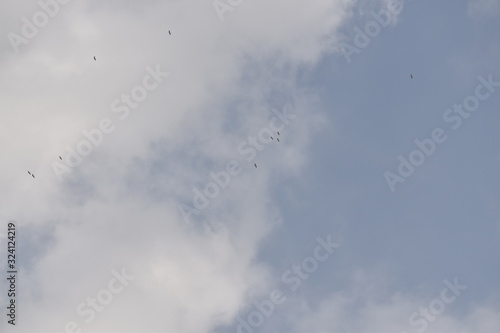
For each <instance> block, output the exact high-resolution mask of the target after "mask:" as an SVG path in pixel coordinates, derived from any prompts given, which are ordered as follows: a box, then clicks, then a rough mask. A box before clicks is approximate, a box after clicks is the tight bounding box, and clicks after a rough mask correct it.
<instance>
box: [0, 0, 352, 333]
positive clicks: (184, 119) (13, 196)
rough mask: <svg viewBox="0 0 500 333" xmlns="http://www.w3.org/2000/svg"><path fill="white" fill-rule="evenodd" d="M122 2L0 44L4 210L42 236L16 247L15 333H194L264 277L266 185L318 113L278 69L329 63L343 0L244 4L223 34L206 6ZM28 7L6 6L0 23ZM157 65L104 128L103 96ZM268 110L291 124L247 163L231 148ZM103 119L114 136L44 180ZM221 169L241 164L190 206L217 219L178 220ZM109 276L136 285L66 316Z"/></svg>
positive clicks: (86, 7)
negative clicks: (155, 81)
mask: <svg viewBox="0 0 500 333" xmlns="http://www.w3.org/2000/svg"><path fill="white" fill-rule="evenodd" d="M129 4H130V7H127V6H126V5H124V4H123V3H121V2H116V1H115V2H100V1H94V2H90V3H88V2H77V1H73V2H71V3H70V4H68V5H66V6H65V7H64V8H61V12H60V13H59V14H58V16H57V17H55V18H53V19H51V21H50V22H49V24H48V25H47V26H46V27H44V28H43V29H41V30H40V32H39V34H38V35H37V36H36V37H34V38H33V39H32V40H30V42H29V43H28V44H27V45H22V46H21V47H20V52H19V54H17V55H16V54H15V53H14V52H13V51H12V50H11V49H10V48H6V47H5V44H3V46H2V52H3V54H2V58H1V59H3V60H2V62H0V69H1V70H2V73H3V74H2V78H1V79H0V87H1V90H0V98H1V99H2V101H4V102H3V110H5V112H4V111H2V115H1V119H0V121H1V123H2V124H5V126H3V127H2V131H1V133H0V136H1V137H0V139H1V140H2V142H4V143H6V144H3V145H2V146H1V154H2V156H9V158H8V159H6V160H5V163H2V166H1V173H0V181H1V183H2V186H3V191H2V192H1V193H0V200H1V201H2V203H3V204H4V205H3V207H4V209H5V212H4V214H5V215H6V216H10V217H13V218H14V219H15V220H17V221H18V223H19V226H20V234H22V233H23V230H25V231H28V230H31V228H32V227H33V226H34V225H38V226H41V227H43V226H46V227H47V228H49V227H50V228H54V229H55V231H54V233H53V234H51V237H53V239H52V241H51V242H50V243H49V245H48V246H47V244H45V246H42V245H38V244H31V245H29V244H23V243H22V242H21V243H19V247H20V248H23V249H24V251H25V256H33V257H34V256H35V254H36V258H37V260H36V262H35V263H33V264H32V265H31V264H30V265H28V264H26V262H24V263H23V261H21V262H20V265H24V267H23V266H22V269H21V272H23V271H30V274H29V275H28V274H26V273H21V275H20V279H21V280H20V281H22V282H20V288H22V292H21V294H20V295H21V296H20V298H19V304H20V306H21V307H22V316H21V315H20V316H19V325H18V327H19V329H20V330H21V331H26V332H46V331H63V330H64V326H65V325H66V323H67V322H70V321H75V322H77V323H78V324H79V327H80V328H85V330H86V331H92V332H96V333H98V332H110V331H119V332H139V331H140V332H158V331H163V332H174V331H175V332H208V331H209V330H210V329H211V328H213V327H215V326H217V325H219V324H221V323H226V324H227V323H229V322H230V321H231V320H232V319H233V316H234V315H235V314H236V313H237V312H238V311H239V310H240V309H241V308H242V307H243V306H244V304H245V301H246V295H247V293H249V292H256V293H258V292H259V291H261V290H264V289H265V287H266V286H267V284H268V283H269V281H270V280H271V279H270V278H269V277H268V273H267V270H266V267H264V266H262V265H261V264H259V263H257V262H256V261H255V254H256V252H257V250H258V245H259V242H260V241H261V240H262V239H263V238H264V237H266V236H267V235H268V234H269V233H270V232H271V231H272V229H273V227H274V226H275V224H276V223H280V216H279V213H278V212H276V211H275V210H274V209H272V206H271V205H270V202H271V198H270V189H271V186H272V184H273V183H272V182H271V180H272V179H273V177H274V175H276V174H278V175H281V176H282V177H283V176H286V175H293V174H296V173H297V172H298V171H299V170H300V168H301V167H302V166H303V165H304V164H305V163H307V159H306V158H305V157H304V155H305V154H306V152H307V147H308V143H309V141H310V137H311V136H312V135H313V134H314V131H316V130H318V128H320V125H319V123H321V120H322V119H323V115H322V113H321V109H320V104H319V103H318V102H317V99H316V97H315V94H314V92H310V91H303V90H302V89H301V88H300V87H298V86H297V84H296V83H295V76H294V73H296V71H297V70H298V69H299V68H301V66H303V65H307V66H310V65H314V64H315V63H316V62H317V61H318V60H319V59H320V58H321V56H322V55H323V54H324V53H325V52H328V51H329V46H328V44H325V43H324V41H327V40H335V39H336V37H335V36H336V32H335V31H336V29H337V28H338V27H339V26H340V24H342V22H343V18H344V17H346V10H347V9H348V8H349V5H350V2H348V1H340V0H339V1H323V0H315V1H308V2H302V1H293V2H290V1H284V0H283V1H274V2H272V3H268V2H266V1H247V2H245V3H244V4H243V5H241V6H240V7H238V8H237V10H235V11H234V13H232V14H231V16H230V17H229V18H228V20H226V21H225V22H224V23H221V22H220V21H219V20H218V17H217V15H216V13H215V12H214V10H213V8H212V6H211V4H210V2H205V3H203V2H200V1H184V2H176V1H170V2H160V1H151V2H148V3H147V4H143V3H142V2H139V1H136V2H129ZM34 10H37V7H32V8H30V9H29V10H28V9H26V8H24V7H23V9H22V10H20V9H19V8H15V7H12V8H10V7H8V8H7V9H6V10H5V11H2V18H3V17H12V15H16V17H18V16H19V15H21V16H22V15H26V16H29V15H31V14H32V13H33V11H34ZM23 13H25V14H23ZM19 17H20V16H19ZM7 22H10V23H12V24H11V25H9V26H8V28H7V29H6V30H5V31H19V29H20V24H19V22H20V21H19V20H18V21H16V20H9V21H7ZM5 24H7V23H5ZM168 30H171V31H172V36H169V35H168V33H167V31H168ZM4 43H5V41H4ZM93 56H96V58H97V61H94V60H93ZM156 64H160V66H161V68H162V69H164V70H165V71H168V72H170V73H171V75H170V76H169V77H168V78H167V79H166V80H165V82H163V83H162V84H161V85H160V87H159V88H158V89H156V90H154V91H152V92H150V94H149V95H148V98H147V99H146V100H145V101H143V102H142V103H141V104H140V106H139V107H138V108H137V109H134V110H132V112H131V114H130V117H129V118H127V119H126V120H123V121H120V120H119V118H118V117H117V115H116V114H114V113H113V112H112V111H111V108H110V105H111V102H112V101H113V100H114V99H115V98H118V97H120V96H121V94H123V93H129V92H130V89H131V88H132V87H134V86H136V85H138V84H140V83H141V80H142V77H143V76H144V72H145V67H146V66H152V67H154V66H155V65H156ZM276 96H279V98H278V99H277V100H274V99H275V98H276ZM228 101H230V103H228ZM232 105H235V108H232V107H231V106H232ZM284 105H288V106H289V107H290V108H291V110H292V111H293V112H295V113H296V114H297V115H298V117H297V120H296V121H294V123H293V124H291V125H290V127H289V128H287V133H284V134H283V136H284V140H283V141H282V142H281V146H279V148H276V147H277V146H273V147H271V146H269V147H266V150H264V151H262V152H260V153H259V156H258V158H259V168H258V169H254V168H253V166H252V164H250V163H248V162H245V161H244V159H243V158H242V157H241V156H240V155H239V154H238V153H237V144H238V143H239V142H241V141H242V140H245V139H246V137H247V136H248V135H250V134H252V133H254V132H255V131H258V130H259V129H260V128H262V126H264V125H265V124H266V123H268V122H269V118H270V117H272V113H271V112H270V110H271V108H273V107H274V108H281V107H283V106H284ZM103 117H109V118H110V119H112V120H113V122H114V124H115V125H116V129H115V131H114V132H113V133H111V134H109V135H106V136H105V137H104V139H103V143H102V144H101V145H99V146H98V147H95V148H94V150H93V152H92V153H91V154H90V155H89V156H87V157H85V158H84V160H83V162H82V164H80V165H79V166H77V167H76V168H74V171H73V172H72V173H71V174H68V175H65V178H64V181H63V182H62V183H60V182H58V181H57V178H56V177H55V175H54V173H53V171H52V169H51V166H50V165H51V162H52V161H54V160H57V158H58V156H59V155H63V156H65V158H66V155H65V147H66V146H70V147H73V148H74V146H75V145H76V144H77V143H78V142H79V141H80V140H82V139H83V135H82V134H81V131H82V130H83V129H91V128H95V127H96V126H97V124H98V123H99V120H100V119H102V118H103ZM234 127H236V128H237V130H232V129H231V128H234ZM231 159H239V160H241V162H242V167H243V171H242V173H241V175H239V176H237V177H235V178H234V179H233V180H231V184H230V185H229V186H228V188H227V189H225V190H224V191H222V192H221V194H220V195H219V196H218V197H216V198H214V199H213V202H212V203H211V205H210V207H209V208H208V210H207V211H206V212H205V211H204V212H203V215H204V216H205V217H206V218H210V219H211V220H213V221H217V222H212V223H209V224H206V225H204V226H200V224H196V223H194V225H192V226H189V225H186V224H185V222H184V221H183V220H182V218H181V216H180V215H179V213H178V210H177V205H178V204H179V203H180V202H181V201H182V200H188V201H189V200H191V198H192V192H191V189H192V187H194V186H198V185H199V184H204V183H206V182H207V181H209V180H210V178H209V176H208V174H209V172H210V171H217V170H219V167H220V166H221V165H225V164H226V163H227V162H228V161H229V160H231ZM287 169H289V171H288V172H287V171H286V170H287ZM28 170H30V171H32V172H34V173H35V175H36V179H32V178H31V177H29V175H28V174H27V171H28ZM279 170H285V171H284V172H282V171H279ZM2 260H3V259H2ZM2 263H3V262H2ZM121 267H126V269H127V270H129V271H130V272H132V274H134V275H135V276H136V279H135V280H134V281H133V283H131V285H130V286H129V287H127V289H126V290H124V292H123V293H121V294H119V295H116V298H115V299H114V300H113V302H112V303H111V304H109V305H108V306H107V307H106V308H105V310H104V311H103V312H102V313H99V314H98V315H97V317H96V320H95V321H93V322H92V323H90V324H85V323H84V322H83V318H82V317H79V316H78V315H77V314H76V313H75V308H76V307H77V305H78V304H80V303H81V302H83V301H84V300H85V299H86V297H89V296H94V295H95V294H96V292H98V291H99V290H101V289H102V288H105V287H106V284H107V283H108V281H109V279H110V278H111V273H110V272H111V271H112V270H113V269H117V270H119V269H120V268H121ZM3 283H5V282H3ZM2 287H3V285H2ZM2 290H3V289H2ZM20 311H21V310H20ZM28 318H29V320H28ZM5 325H6V324H5V322H4V321H2V322H1V323H0V327H2V329H4V328H5V327H6V326H5Z"/></svg>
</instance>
